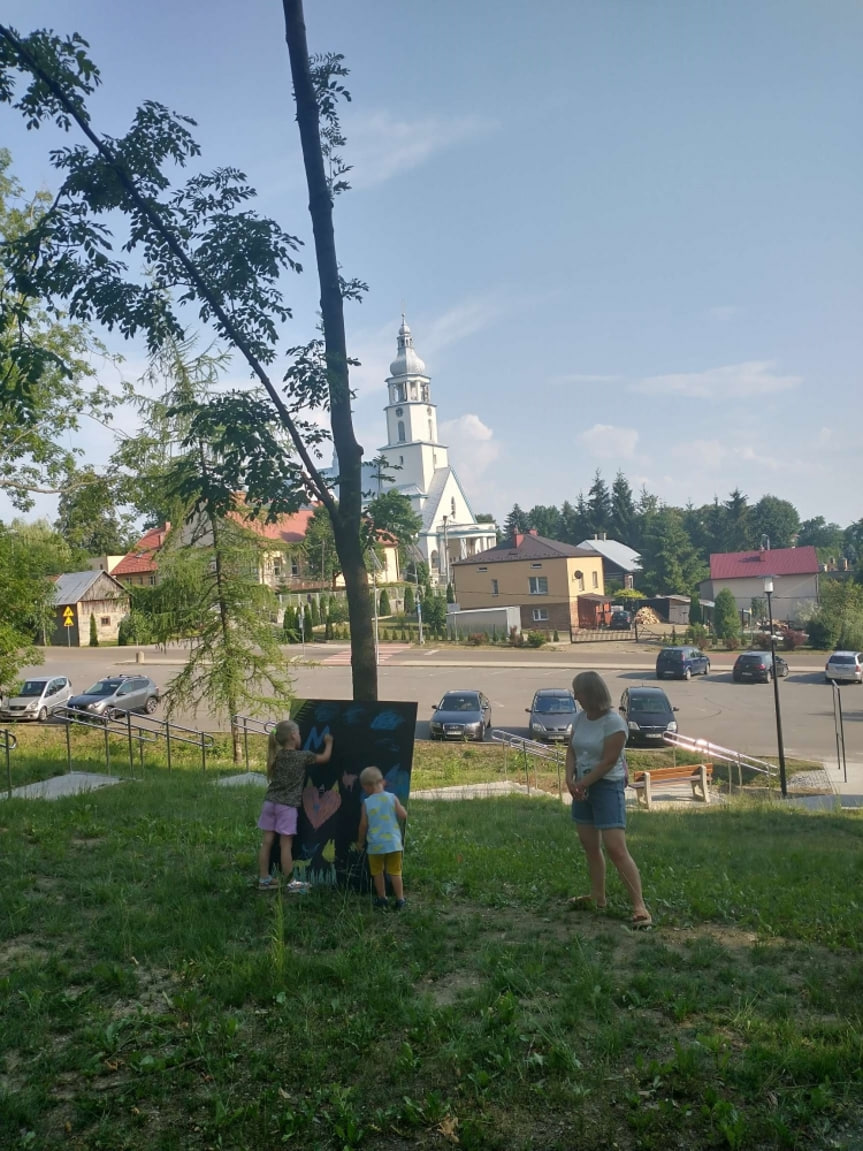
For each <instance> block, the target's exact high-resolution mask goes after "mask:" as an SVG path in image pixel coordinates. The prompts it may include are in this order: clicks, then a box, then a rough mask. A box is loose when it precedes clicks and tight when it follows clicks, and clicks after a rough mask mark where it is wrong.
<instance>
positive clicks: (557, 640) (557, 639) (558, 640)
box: [554, 628, 560, 643]
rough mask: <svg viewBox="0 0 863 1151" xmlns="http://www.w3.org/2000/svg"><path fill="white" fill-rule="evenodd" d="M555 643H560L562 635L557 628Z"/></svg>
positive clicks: (555, 630)
mask: <svg viewBox="0 0 863 1151" xmlns="http://www.w3.org/2000/svg"><path fill="white" fill-rule="evenodd" d="M554 643H560V633H559V632H558V630H557V628H555V629H554Z"/></svg>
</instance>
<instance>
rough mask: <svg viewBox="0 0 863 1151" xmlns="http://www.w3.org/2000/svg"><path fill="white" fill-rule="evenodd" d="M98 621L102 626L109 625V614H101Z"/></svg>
mask: <svg viewBox="0 0 863 1151" xmlns="http://www.w3.org/2000/svg"><path fill="white" fill-rule="evenodd" d="M99 623H100V624H101V625H102V627H110V626H111V617H110V616H109V615H103V616H101V617H100V619H99Z"/></svg>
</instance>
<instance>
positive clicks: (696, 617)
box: [689, 591, 704, 627]
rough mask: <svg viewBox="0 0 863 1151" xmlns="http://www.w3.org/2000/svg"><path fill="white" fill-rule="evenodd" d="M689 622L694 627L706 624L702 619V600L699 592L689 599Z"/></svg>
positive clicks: (695, 592)
mask: <svg viewBox="0 0 863 1151" xmlns="http://www.w3.org/2000/svg"><path fill="white" fill-rule="evenodd" d="M689 622H690V623H691V624H692V625H693V627H694V626H696V625H697V624H700V623H703V622H704V621H703V620H702V617H701V599H700V598H699V595H698V592H697V591H694V592H693V593H692V595H691V596H690V597H689Z"/></svg>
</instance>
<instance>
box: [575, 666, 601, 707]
mask: <svg viewBox="0 0 863 1151" xmlns="http://www.w3.org/2000/svg"><path fill="white" fill-rule="evenodd" d="M572 692H573V695H575V696H579V695H580V696H581V698H582V700H583V702H584V704H585V710H586V711H595V712H605V711H610V710H611V692H610V691H609V690H608V684H607V683H606V682H605V680H604V679H603V678H602V676H601V675H600V674H599V672H596V671H580V672H579V673H578V675H577V676H576V677H575V679H574V680H573V681H572Z"/></svg>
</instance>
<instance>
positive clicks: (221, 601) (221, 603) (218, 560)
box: [207, 507, 240, 763]
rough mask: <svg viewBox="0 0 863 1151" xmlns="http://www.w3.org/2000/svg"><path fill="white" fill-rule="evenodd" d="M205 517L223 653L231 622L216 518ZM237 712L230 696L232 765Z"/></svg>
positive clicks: (236, 749)
mask: <svg viewBox="0 0 863 1151" xmlns="http://www.w3.org/2000/svg"><path fill="white" fill-rule="evenodd" d="M207 517H208V519H209V521H210V531H211V532H212V534H213V559H214V562H215V569H216V570H215V577H216V603H217V604H218V608H219V626H220V628H221V631H222V643H223V644H224V646H225V651H226V652H227V651H228V650H229V645H230V643H231V621H230V619H229V618H228V605H227V603H226V602H225V595H224V590H223V584H222V553H221V548H220V546H219V537H218V534H217V527H216V517H215V515H214V514H213V511H212V508H209V507H208V508H207ZM238 710H239V707H238V704H237V701H236V699H235V698H234V697H233V696H232V697H231V698H230V699H229V700H228V711H229V712H230V713H231V714H230V716H229V717H228V719H229V722H230V725H231V747H232V749H233V759H234V763H239V762H240V733H239V731H238V730H237V728H236V726H235V724H234V716H235V715H236V714H237V711H238Z"/></svg>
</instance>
